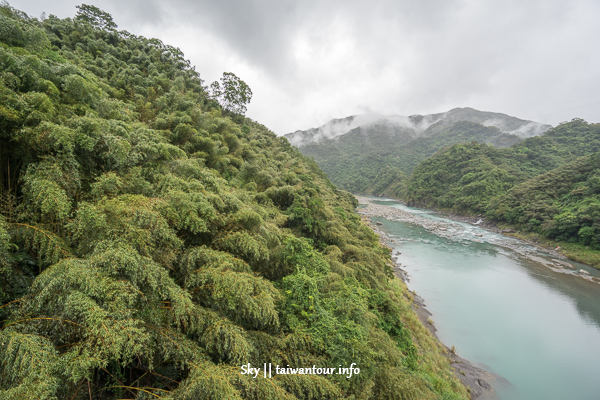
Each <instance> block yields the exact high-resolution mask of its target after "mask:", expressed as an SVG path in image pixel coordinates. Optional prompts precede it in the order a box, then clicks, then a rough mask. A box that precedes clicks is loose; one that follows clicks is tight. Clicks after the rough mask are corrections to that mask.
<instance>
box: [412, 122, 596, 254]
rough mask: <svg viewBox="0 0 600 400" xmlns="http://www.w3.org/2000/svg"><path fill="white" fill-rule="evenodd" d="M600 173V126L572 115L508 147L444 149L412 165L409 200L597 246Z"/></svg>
mask: <svg viewBox="0 0 600 400" xmlns="http://www.w3.org/2000/svg"><path fill="white" fill-rule="evenodd" d="M578 157H579V158H578ZM599 176H600V124H588V123H587V122H585V121H583V120H580V119H575V120H573V121H571V122H569V123H564V124H561V125H559V126H557V127H556V128H554V129H552V130H550V131H548V132H547V133H546V134H544V135H543V136H540V137H534V138H529V139H526V140H524V141H523V142H521V143H519V144H516V145H514V146H512V147H511V148H508V149H495V148H493V147H490V146H487V145H482V144H476V143H471V144H461V145H454V146H452V147H450V148H447V149H444V150H442V151H440V152H438V153H436V154H435V155H434V156H432V157H430V158H429V159H427V160H426V161H424V162H423V163H421V164H420V165H419V166H418V167H417V168H416V169H415V171H414V173H413V175H412V176H411V177H410V180H409V182H408V184H407V190H406V193H405V198H406V199H407V201H408V202H409V203H410V204H413V205H421V206H426V207H434V208H441V209H446V210H451V211H454V212H459V213H467V214H477V213H485V214H486V216H487V217H489V218H490V219H492V220H495V221H499V222H507V223H509V224H511V225H513V226H515V227H517V228H518V229H519V230H522V231H525V232H534V233H537V234H540V235H541V236H542V237H545V238H549V239H553V240H557V241H565V242H573V243H579V244H581V245H584V246H590V247H591V248H592V249H598V250H600V242H599V239H598V238H599V237H600V212H599V210H600V196H599V195H600V187H599V186H598V184H599V182H600V181H599V179H600V178H599Z"/></svg>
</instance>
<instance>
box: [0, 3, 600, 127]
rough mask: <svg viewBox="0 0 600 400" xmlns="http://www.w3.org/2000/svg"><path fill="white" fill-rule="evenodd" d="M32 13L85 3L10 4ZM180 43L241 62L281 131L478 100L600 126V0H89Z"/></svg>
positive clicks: (262, 115)
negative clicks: (335, 119) (360, 116)
mask: <svg viewBox="0 0 600 400" xmlns="http://www.w3.org/2000/svg"><path fill="white" fill-rule="evenodd" d="M8 2H9V4H10V5H11V6H13V7H14V8H17V9H19V10H21V11H24V12H26V13H27V14H29V15H30V16H32V17H37V18H39V17H41V15H42V12H45V13H46V15H50V14H53V15H56V16H58V17H60V18H65V17H71V18H72V17H74V16H75V13H76V11H77V10H76V8H75V6H76V5H78V4H81V3H80V1H71V0H53V1H51V2H49V1H45V0H9V1H8ZM86 4H93V5H95V6H96V7H98V8H100V9H102V10H104V11H106V12H108V13H110V14H111V15H112V17H113V20H114V22H115V23H116V24H117V25H118V26H119V27H118V29H120V30H127V31H129V32H131V33H133V34H136V35H141V36H146V37H156V38H158V39H160V40H162V41H163V42H164V43H166V44H169V45H171V46H175V47H179V48H180V49H181V50H182V51H183V52H184V54H185V57H186V58H187V59H189V60H190V61H191V63H192V65H194V66H195V67H196V70H197V71H198V72H199V73H200V77H201V78H202V79H203V80H204V81H205V85H209V84H210V83H211V82H213V81H215V80H218V79H219V78H221V76H222V73H223V72H233V73H234V74H236V75H237V76H238V77H240V78H241V79H242V80H243V81H244V82H246V83H247V84H248V86H250V88H251V89H252V92H253V98H252V101H251V103H250V104H249V105H248V111H247V112H246V115H247V116H248V117H250V118H252V119H254V120H256V121H258V122H260V123H262V124H263V125H265V126H267V127H268V128H269V129H271V130H272V131H273V132H275V133H277V134H278V135H283V134H286V133H289V132H293V131H296V130H298V129H302V130H304V129H308V128H312V127H318V126H321V125H323V124H325V123H326V122H327V121H329V120H331V119H333V118H343V117H346V116H350V115H357V114H365V113H376V114H384V115H404V116H408V115H413V114H431V113H438V112H444V111H448V110H450V109H453V108H456V107H472V108H475V109H478V110H482V111H493V112H500V113H505V114H508V115H512V116H516V117H519V118H522V119H528V120H533V121H537V122H543V123H548V124H551V125H557V124H559V123H561V122H564V121H570V120H571V119H573V118H583V119H585V120H586V121H588V122H600V90H599V89H600V51H598V49H597V47H596V46H597V41H598V39H599V38H600V23H598V21H600V1H598V0H486V1H481V0H368V1H362V0H290V1H288V0H170V1H164V0H163V1H159V0H127V1H124V0H86Z"/></svg>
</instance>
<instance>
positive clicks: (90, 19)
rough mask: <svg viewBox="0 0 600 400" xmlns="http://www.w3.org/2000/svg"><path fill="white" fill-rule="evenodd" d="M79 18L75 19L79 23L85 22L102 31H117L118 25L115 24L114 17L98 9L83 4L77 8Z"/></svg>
mask: <svg viewBox="0 0 600 400" xmlns="http://www.w3.org/2000/svg"><path fill="white" fill-rule="evenodd" d="M76 8H77V10H78V11H77V16H76V17H75V19H76V20H78V21H85V22H87V23H89V24H90V25H92V26H93V27H95V28H98V29H101V30H105V29H106V30H115V29H117V24H115V23H114V21H113V19H112V16H111V15H110V14H109V13H107V12H106V11H102V10H101V9H99V8H98V7H94V6H90V5H87V4H82V5H80V6H76Z"/></svg>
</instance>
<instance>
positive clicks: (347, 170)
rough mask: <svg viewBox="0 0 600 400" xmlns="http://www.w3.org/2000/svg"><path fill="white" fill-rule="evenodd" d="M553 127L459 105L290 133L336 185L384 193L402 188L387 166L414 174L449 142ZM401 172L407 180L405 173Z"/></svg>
mask: <svg viewBox="0 0 600 400" xmlns="http://www.w3.org/2000/svg"><path fill="white" fill-rule="evenodd" d="M549 128H551V127H550V126H549V125H543V124H540V123H537V122H532V121H526V120H522V119H518V118H515V117H510V116H508V115H505V114H499V113H491V112H483V111H477V110H474V109H472V108H456V109H453V110H450V111H448V112H445V113H439V114H431V115H413V116H410V117H401V116H377V115H367V116H357V117H348V118H345V119H339V120H333V121H330V122H329V123H327V124H325V125H324V126H322V127H320V128H315V129H311V130H308V131H296V132H294V133H291V134H288V135H286V137H287V138H288V140H290V142H291V143H292V144H296V145H298V147H299V150H300V151H301V152H302V154H304V155H307V156H310V157H312V158H314V160H315V161H316V162H317V164H319V166H320V167H321V169H322V170H323V171H324V172H325V173H326V174H327V175H328V176H329V178H330V179H331V181H332V182H333V183H334V184H336V185H337V186H338V187H340V188H343V189H345V190H349V191H351V192H354V193H364V194H379V195H382V194H383V193H388V194H390V193H398V191H399V190H401V188H402V187H403V185H402V183H401V182H394V181H393V179H392V178H391V177H392V174H391V173H390V170H389V168H392V169H397V170H399V171H402V172H403V174H405V175H410V174H411V172H412V170H413V168H414V167H415V166H416V165H417V164H419V163H420V162H421V161H423V160H424V159H426V158H427V157H429V156H430V155H432V154H433V153H435V152H436V151H438V150H440V149H441V148H443V147H445V146H450V145H453V144H455V143H469V142H472V141H475V142H479V143H489V144H491V145H493V146H496V147H508V146H511V145H513V144H515V143H518V142H520V141H521V140H523V138H524V137H531V136H537V135H540V134H542V133H543V132H545V131H547V130H548V129H549ZM345 129H348V130H346V131H345V132H344V130H345ZM397 176H398V177H399V178H398V179H400V180H402V179H404V178H403V176H404V175H401V174H397ZM381 179H384V180H385V182H388V183H389V185H392V186H393V189H392V188H390V187H389V185H386V184H384V183H383V182H381V181H380V180H381Z"/></svg>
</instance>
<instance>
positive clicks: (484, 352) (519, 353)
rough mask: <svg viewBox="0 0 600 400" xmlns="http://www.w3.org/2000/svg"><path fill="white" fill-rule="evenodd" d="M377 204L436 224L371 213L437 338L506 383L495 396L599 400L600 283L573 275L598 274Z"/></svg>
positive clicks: (504, 399) (471, 229) (479, 232)
mask: <svg viewBox="0 0 600 400" xmlns="http://www.w3.org/2000/svg"><path fill="white" fill-rule="evenodd" d="M374 200H375V199H372V201H373V203H376V204H385V205H389V206H391V207H395V208H400V209H402V210H404V211H406V212H408V213H410V214H413V215H415V217H416V218H417V219H416V220H413V221H412V222H415V221H419V220H421V221H422V220H429V221H433V222H434V223H435V224H436V229H432V228H431V226H426V227H427V228H428V229H425V228H423V227H422V226H418V225H415V224H414V223H410V222H400V221H390V220H387V219H384V218H382V217H372V220H373V221H379V222H381V223H382V225H381V226H380V227H379V228H380V229H381V230H382V231H383V232H384V233H386V234H387V235H388V236H389V237H390V238H391V239H393V242H392V243H389V245H390V246H391V247H392V248H393V249H394V255H397V256H398V262H399V263H400V264H402V268H403V269H404V270H405V271H406V272H407V273H408V275H409V282H408V283H407V285H408V287H409V289H410V290H414V291H415V292H416V293H417V294H418V295H419V296H421V297H422V298H423V299H424V300H425V303H426V305H427V308H428V310H429V311H430V312H431V313H432V314H433V315H432V319H433V321H434V322H435V326H436V328H437V329H438V336H439V337H440V340H441V341H442V342H443V343H445V344H446V345H447V346H449V347H451V346H455V347H456V351H457V353H458V354H459V355H460V356H462V357H464V358H466V359H468V360H470V361H472V362H473V363H474V364H476V365H477V364H483V365H484V366H485V368H486V369H488V370H491V371H492V372H495V373H497V374H499V375H501V376H502V377H504V378H506V379H507V380H508V381H509V382H510V383H511V384H512V387H510V388H506V387H496V390H497V392H498V395H499V398H500V399H501V400H538V399H539V400H567V399H577V400H597V399H600V284H598V283H596V282H592V281H589V280H586V279H584V278H583V277H582V276H580V274H579V272H577V271H579V270H580V269H584V270H586V271H588V272H589V274H590V275H589V276H591V277H600V271H597V270H595V269H593V268H591V267H585V266H582V265H581V264H576V263H573V265H574V267H575V268H573V269H571V268H561V267H560V265H565V264H564V261H561V260H556V259H553V258H552V257H551V256H550V255H547V254H544V253H540V252H538V251H537V250H536V249H535V248H533V247H531V246H529V245H527V244H525V243H522V242H518V241H516V240H514V239H512V238H507V237H504V236H502V235H498V234H495V233H491V232H488V231H486V230H483V229H481V228H478V227H476V226H473V225H469V224H465V223H457V222H454V221H450V220H447V219H444V218H441V217H439V216H437V215H435V214H434V213H430V212H427V211H425V210H418V209H412V208H408V207H404V206H402V205H400V204H398V203H395V202H390V201H374ZM401 220H404V221H406V220H408V221H410V220H411V219H410V218H408V219H407V218H404V219H402V218H401ZM425 224H426V225H427V222H425ZM436 233H437V234H436ZM549 266H550V267H549ZM554 266H557V267H556V268H554ZM583 276H584V277H587V275H583ZM588 279H589V278H588Z"/></svg>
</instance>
